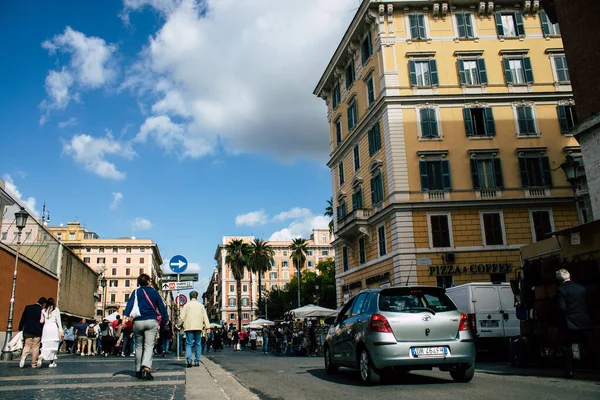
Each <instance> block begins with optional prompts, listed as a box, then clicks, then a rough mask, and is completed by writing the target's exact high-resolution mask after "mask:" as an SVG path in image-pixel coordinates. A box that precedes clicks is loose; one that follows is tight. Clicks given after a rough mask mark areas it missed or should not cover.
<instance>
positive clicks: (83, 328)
mask: <svg viewBox="0 0 600 400" xmlns="http://www.w3.org/2000/svg"><path fill="white" fill-rule="evenodd" d="M88 326H89V324H88V323H87V321H86V319H85V318H82V319H81V321H79V323H78V324H77V325H75V341H76V343H77V354H81V356H85V347H86V345H87V330H88Z"/></svg>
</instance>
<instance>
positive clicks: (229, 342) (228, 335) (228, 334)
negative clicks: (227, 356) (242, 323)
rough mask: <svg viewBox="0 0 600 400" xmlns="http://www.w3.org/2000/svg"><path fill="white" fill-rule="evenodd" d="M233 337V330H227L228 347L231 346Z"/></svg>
mask: <svg viewBox="0 0 600 400" xmlns="http://www.w3.org/2000/svg"><path fill="white" fill-rule="evenodd" d="M232 339H233V335H232V334H231V331H230V330H228V331H227V347H231V341H232Z"/></svg>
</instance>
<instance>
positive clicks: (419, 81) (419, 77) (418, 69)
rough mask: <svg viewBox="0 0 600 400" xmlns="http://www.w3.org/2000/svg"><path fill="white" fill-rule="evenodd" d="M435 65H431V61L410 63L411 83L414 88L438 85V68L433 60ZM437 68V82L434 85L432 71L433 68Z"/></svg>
mask: <svg viewBox="0 0 600 400" xmlns="http://www.w3.org/2000/svg"><path fill="white" fill-rule="evenodd" d="M431 61H433V63H430V62H429V60H411V61H409V67H410V81H411V84H412V85H413V86H422V87H429V86H431V85H433V84H435V85H437V84H438V83H437V67H436V65H435V60H431ZM432 66H433V67H434V68H436V70H435V79H436V82H435V83H433V80H432V74H431V71H430V68H431V67H432Z"/></svg>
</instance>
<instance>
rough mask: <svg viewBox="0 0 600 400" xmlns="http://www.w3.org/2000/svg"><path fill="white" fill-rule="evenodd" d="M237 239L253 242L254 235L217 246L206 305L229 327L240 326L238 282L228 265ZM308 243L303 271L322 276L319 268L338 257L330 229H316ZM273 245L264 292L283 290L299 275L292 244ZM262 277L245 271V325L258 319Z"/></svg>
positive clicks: (274, 242)
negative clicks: (229, 247)
mask: <svg viewBox="0 0 600 400" xmlns="http://www.w3.org/2000/svg"><path fill="white" fill-rule="evenodd" d="M234 239H241V240H242V241H244V243H252V241H253V240H254V237H253V236H223V241H222V243H221V244H220V245H219V246H218V247H217V251H216V253H215V261H216V262H217V266H216V268H215V271H214V273H213V276H212V278H211V281H210V282H209V287H208V288H207V290H206V293H208V295H207V296H205V305H206V306H207V308H208V309H209V312H210V317H211V318H214V317H217V318H220V320H222V321H225V322H226V323H227V324H228V325H229V324H230V323H232V324H235V325H237V302H236V298H237V293H236V290H237V289H236V281H235V279H234V277H233V274H232V272H231V268H230V267H229V264H227V263H226V262H225V259H226V257H227V251H226V250H225V246H226V245H227V244H229V242H231V241H232V240H234ZM306 242H307V254H306V263H305V264H304V265H303V266H302V268H301V272H303V271H312V272H315V273H319V272H318V270H317V269H316V266H317V264H319V262H321V261H325V260H329V259H332V258H334V256H335V255H334V254H333V249H332V247H331V234H330V232H329V230H328V229H313V233H312V235H311V237H310V239H309V240H307V241H306ZM268 244H269V246H270V247H271V248H272V249H273V252H274V255H273V263H272V266H271V270H270V271H269V272H267V273H265V274H263V275H262V277H261V285H262V288H260V290H261V291H262V292H263V293H264V292H267V291H271V290H274V289H282V288H283V287H284V286H285V285H287V284H288V283H289V281H290V280H291V279H292V278H293V277H294V276H295V274H296V270H295V269H294V264H293V261H292V259H291V258H290V257H291V255H292V253H291V250H290V246H291V244H292V242H291V241H269V242H268ZM258 290H259V288H258V275H257V274H256V273H254V274H252V276H250V274H249V273H248V271H245V272H244V278H243V279H242V298H241V300H240V301H241V303H242V323H243V324H247V323H248V322H250V321H252V320H254V319H256V313H257V311H258V310H257V308H256V304H257V302H258Z"/></svg>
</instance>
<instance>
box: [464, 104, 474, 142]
mask: <svg viewBox="0 0 600 400" xmlns="http://www.w3.org/2000/svg"><path fill="white" fill-rule="evenodd" d="M463 118H464V120H465V133H466V135H467V136H473V134H474V132H473V118H472V116H471V109H470V108H463Z"/></svg>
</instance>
